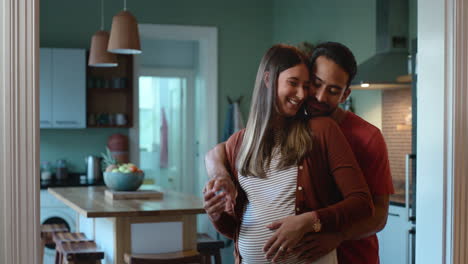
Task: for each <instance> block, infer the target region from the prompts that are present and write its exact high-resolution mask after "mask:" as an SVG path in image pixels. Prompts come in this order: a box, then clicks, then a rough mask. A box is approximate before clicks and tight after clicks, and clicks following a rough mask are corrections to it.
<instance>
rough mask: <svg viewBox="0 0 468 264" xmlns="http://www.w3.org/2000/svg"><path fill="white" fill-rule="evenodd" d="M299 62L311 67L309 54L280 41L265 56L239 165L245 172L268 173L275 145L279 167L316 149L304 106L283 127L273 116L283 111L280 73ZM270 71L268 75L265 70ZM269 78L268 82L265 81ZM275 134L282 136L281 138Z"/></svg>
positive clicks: (287, 165) (243, 172) (240, 152)
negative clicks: (279, 99) (279, 97)
mask: <svg viewBox="0 0 468 264" xmlns="http://www.w3.org/2000/svg"><path fill="white" fill-rule="evenodd" d="M299 64H305V65H306V66H307V67H308V68H309V69H310V67H309V62H308V59H307V57H306V56H305V55H304V54H303V53H302V52H301V51H299V50H298V49H297V48H295V47H292V46H288V45H283V44H277V45H274V46H273V47H271V48H270V49H269V50H268V52H267V53H266V54H265V56H263V58H262V60H261V62H260V66H259V68H258V72H257V77H256V80H255V87H254V91H253V96H252V103H251V106H250V113H249V118H248V120H247V126H246V129H245V134H244V138H243V141H242V145H241V147H240V150H239V154H238V155H237V160H236V167H237V169H238V171H239V172H240V174H241V175H243V176H256V177H265V176H266V172H265V169H266V168H268V166H269V165H270V161H271V157H272V154H273V153H272V152H273V148H274V147H275V145H279V149H280V152H281V161H280V162H279V164H278V166H277V169H283V168H286V167H289V166H292V165H295V164H298V163H299V161H300V160H302V159H303V157H304V156H305V155H306V154H307V153H308V152H309V151H310V150H311V149H312V136H311V133H310V132H309V128H308V126H307V118H306V116H305V114H304V110H303V108H301V109H299V111H298V113H297V114H296V116H294V117H290V118H286V122H285V127H284V128H283V129H276V130H275V129H274V127H273V123H272V122H273V119H274V118H275V117H277V116H278V115H279V108H278V106H277V105H276V97H277V89H278V88H277V87H278V76H279V74H280V73H281V72H283V71H285V70H287V69H289V68H292V67H294V66H296V65H299ZM267 72H268V78H265V74H266V73H267ZM266 81H268V83H265V82H266ZM275 137H277V138H279V141H278V140H276V143H275Z"/></svg>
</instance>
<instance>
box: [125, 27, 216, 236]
mask: <svg viewBox="0 0 468 264" xmlns="http://www.w3.org/2000/svg"><path fill="white" fill-rule="evenodd" d="M138 27H139V32H140V39H141V43H142V48H143V49H145V47H144V45H145V44H144V43H145V39H146V40H148V43H149V47H148V48H147V49H146V50H145V52H144V53H143V54H142V55H140V56H136V57H135V67H134V71H135V72H134V76H142V75H143V76H144V75H145V74H144V73H145V71H147V70H150V69H151V70H152V71H157V72H153V73H151V74H149V75H148V74H147V75H146V76H156V77H176V78H187V82H186V83H187V86H186V88H185V89H186V93H183V92H182V93H183V97H184V98H186V99H187V98H190V100H189V101H187V102H190V103H191V104H192V106H188V105H187V107H191V109H192V110H191V111H189V110H187V111H189V112H190V113H189V114H190V115H192V116H191V118H189V115H188V114H187V115H186V116H185V117H184V118H186V124H185V126H186V127H191V130H187V131H188V132H190V137H186V140H188V141H187V143H186V144H182V145H184V146H185V147H186V150H185V151H183V153H184V154H187V156H186V157H185V158H184V157H182V158H181V160H182V162H183V166H181V169H180V170H179V172H180V173H182V174H179V175H183V176H180V177H183V178H180V179H183V180H181V181H180V182H177V180H176V179H173V183H171V184H172V185H174V188H180V190H182V191H183V192H187V193H191V194H195V195H197V196H200V197H201V196H202V188H203V186H204V184H205V182H206V180H207V175H206V171H205V166H204V159H203V157H204V153H206V152H208V150H210V149H211V148H212V147H213V146H214V145H216V143H217V141H218V133H217V132H218V124H217V123H218V122H217V121H218V116H217V115H218V104H217V101H218V87H217V82H218V81H217V76H218V66H217V65H218V53H217V50H218V48H217V38H218V37H217V34H218V33H217V29H216V28H214V27H202V26H176V25H157V24H140V25H138ZM190 43H191V44H190ZM187 46H192V47H193V50H192V51H193V52H192V53H193V54H196V58H195V59H194V60H193V62H192V65H191V66H189V67H187V65H184V62H183V60H182V58H185V57H187V54H190V52H187V50H188V48H187ZM159 47H161V48H165V47H169V48H171V49H176V50H179V51H181V52H172V53H171V54H170V55H169V54H168V53H166V52H153V51H154V50H156V49H157V48H159ZM151 50H153V51H151ZM145 53H146V54H147V55H149V54H151V62H150V63H149V62H148V61H144V60H145V58H143V56H145ZM164 57H165V58H166V59H167V60H166V61H167V62H169V65H168V64H167V63H160V61H161V59H163V58H164ZM149 64H151V65H149ZM187 70H188V71H191V74H188V73H187ZM190 79H191V80H192V81H190ZM134 82H135V84H134V87H138V86H139V84H138V82H139V78H135V79H134ZM190 85H192V89H191V88H190V87H191V86H190ZM182 90H183V89H182ZM135 92H136V93H139V91H138V88H137V89H136V91H135ZM138 101H139V100H138V98H137V97H135V101H134V112H135V113H139V111H140V109H139V102H138ZM166 114H167V113H166ZM136 118H139V117H138V116H137V117H136ZM136 122H137V123H138V122H139V121H138V120H136ZM190 122H193V124H192V125H190ZM159 125H160V123H159ZM159 125H157V126H156V129H159V128H158V126H159ZM188 132H187V133H188ZM129 136H130V141H131V142H132V144H130V145H131V148H130V156H131V160H133V161H135V162H136V163H138V164H139V163H140V162H141V161H140V159H139V158H140V149H139V148H140V144H139V141H140V132H139V127H138V126H135V127H134V128H131V129H130V133H129ZM146 154H148V153H146ZM153 155H157V154H154V153H153ZM169 155H170V154H169ZM174 175H175V174H174ZM162 177H165V176H162ZM187 178H190V180H187ZM165 179H166V180H169V178H168V177H166V178H165ZM160 183H162V184H165V183H164V182H161V179H160V182H158V181H157V179H156V184H160ZM167 184H168V185H169V181H167ZM169 186H170V185H169ZM202 225H203V226H208V224H202ZM199 227H200V226H199ZM200 228H201V229H202V230H203V229H205V228H203V227H200Z"/></svg>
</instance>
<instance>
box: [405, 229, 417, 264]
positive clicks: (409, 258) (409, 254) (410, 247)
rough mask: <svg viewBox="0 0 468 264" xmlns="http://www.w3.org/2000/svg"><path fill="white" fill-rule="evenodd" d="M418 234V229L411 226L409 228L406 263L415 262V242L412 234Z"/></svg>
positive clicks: (411, 263)
mask: <svg viewBox="0 0 468 264" xmlns="http://www.w3.org/2000/svg"><path fill="white" fill-rule="evenodd" d="M415 234H416V230H415V229H414V228H411V229H410V230H408V234H407V236H406V242H407V243H406V263H407V264H414V263H413V243H412V240H411V236H414V235H415Z"/></svg>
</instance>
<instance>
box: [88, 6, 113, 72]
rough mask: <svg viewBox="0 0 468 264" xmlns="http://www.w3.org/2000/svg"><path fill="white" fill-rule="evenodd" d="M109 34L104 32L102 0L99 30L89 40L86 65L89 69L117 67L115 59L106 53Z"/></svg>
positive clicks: (111, 54)
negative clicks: (89, 46) (89, 48)
mask: <svg viewBox="0 0 468 264" xmlns="http://www.w3.org/2000/svg"><path fill="white" fill-rule="evenodd" d="M108 42H109V32H107V31H104V0H101V30H99V31H97V32H96V33H94V35H93V37H92V38H91V50H90V52H89V60H88V65H89V66H91V67H117V65H118V64H117V57H116V56H115V54H113V53H110V52H108V51H107V44H108Z"/></svg>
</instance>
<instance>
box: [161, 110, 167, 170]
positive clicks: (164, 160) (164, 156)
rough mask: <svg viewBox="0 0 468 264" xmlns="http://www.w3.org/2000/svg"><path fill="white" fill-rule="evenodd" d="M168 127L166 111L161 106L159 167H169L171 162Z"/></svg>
mask: <svg viewBox="0 0 468 264" xmlns="http://www.w3.org/2000/svg"><path fill="white" fill-rule="evenodd" d="M167 130H168V128H167V119H166V112H165V111H164V107H162V108H161V139H160V140H161V153H160V155H159V167H160V168H167V167H168V163H169V148H168V139H167V137H168V131H167Z"/></svg>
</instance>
